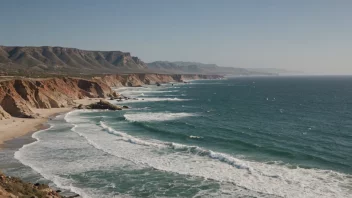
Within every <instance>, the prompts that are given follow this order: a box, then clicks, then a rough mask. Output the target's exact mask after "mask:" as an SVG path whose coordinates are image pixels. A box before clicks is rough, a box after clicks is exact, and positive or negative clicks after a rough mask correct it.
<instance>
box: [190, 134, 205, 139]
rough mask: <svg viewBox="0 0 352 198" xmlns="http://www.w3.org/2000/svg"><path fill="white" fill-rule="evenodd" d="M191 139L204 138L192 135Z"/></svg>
mask: <svg viewBox="0 0 352 198" xmlns="http://www.w3.org/2000/svg"><path fill="white" fill-rule="evenodd" d="M189 138H192V139H202V138H203V137H201V136H195V135H190V136H189Z"/></svg>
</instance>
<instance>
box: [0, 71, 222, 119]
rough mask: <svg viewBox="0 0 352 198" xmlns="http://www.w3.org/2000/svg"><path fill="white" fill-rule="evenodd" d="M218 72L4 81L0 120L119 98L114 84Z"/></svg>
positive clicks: (0, 87)
mask: <svg viewBox="0 0 352 198" xmlns="http://www.w3.org/2000/svg"><path fill="white" fill-rule="evenodd" d="M220 77H221V76H217V75H211V76H210V75H168V74H128V75H104V76H99V77H93V78H92V79H80V78H48V79H16V80H8V81H2V82H0V105H1V106H2V108H0V119H6V118H9V115H11V116H14V117H22V118H33V117H36V115H35V114H34V113H33V111H32V108H44V109H48V108H61V107H68V106H72V105H73V104H74V102H73V100H76V99H82V98H86V97H88V98H104V97H117V96H118V94H117V93H115V92H114V91H112V89H111V88H110V87H121V86H128V87H137V86H142V85H145V84H148V85H149V84H156V83H168V82H183V81H187V80H193V79H217V78H220Z"/></svg>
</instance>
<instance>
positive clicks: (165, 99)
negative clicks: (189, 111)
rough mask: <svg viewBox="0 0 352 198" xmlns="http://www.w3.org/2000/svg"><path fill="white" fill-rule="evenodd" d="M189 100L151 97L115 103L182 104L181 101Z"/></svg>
mask: <svg viewBox="0 0 352 198" xmlns="http://www.w3.org/2000/svg"><path fill="white" fill-rule="evenodd" d="M189 100H190V99H181V98H176V97H175V98H153V97H150V98H149V97H148V98H147V97H142V98H137V99H130V100H122V101H119V102H117V104H119V103H136V102H161V101H169V102H182V101H189Z"/></svg>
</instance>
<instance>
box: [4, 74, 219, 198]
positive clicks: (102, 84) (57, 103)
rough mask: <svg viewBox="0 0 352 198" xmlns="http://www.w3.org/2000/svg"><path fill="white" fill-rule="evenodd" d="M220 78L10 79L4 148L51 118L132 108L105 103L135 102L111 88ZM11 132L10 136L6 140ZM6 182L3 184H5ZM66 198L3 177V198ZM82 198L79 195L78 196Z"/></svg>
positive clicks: (6, 92)
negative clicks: (80, 110)
mask: <svg viewBox="0 0 352 198" xmlns="http://www.w3.org/2000/svg"><path fill="white" fill-rule="evenodd" d="M214 78H221V77H220V76H202V75H191V76H183V75H158V74H150V75H148V74H131V75H122V76H120V75H103V76H98V77H92V78H90V79H81V78H67V77H64V78H48V79H32V78H23V79H10V80H6V81H0V124H1V125H3V127H0V144H2V143H3V142H4V141H7V140H10V139H12V138H15V137H19V136H23V135H25V134H26V133H29V132H33V131H35V129H38V126H41V125H42V124H44V123H45V122H47V120H48V119H49V117H50V116H53V115H55V114H58V113H64V112H68V111H71V110H73V109H108V110H123V109H127V108H129V107H128V106H122V105H121V106H120V105H114V104H111V103H110V102H108V101H106V100H105V99H111V100H116V101H121V100H134V99H133V98H127V97H125V96H123V95H121V94H119V93H116V92H115V91H113V90H112V89H111V88H110V87H123V86H134V87H139V86H143V85H146V84H148V85H150V84H155V85H156V86H157V84H160V83H169V82H184V81H186V80H187V81H188V80H192V79H214ZM16 130H17V131H21V132H20V133H18V134H16ZM8 132H10V133H11V134H9V136H6V135H5V136H2V134H3V133H8ZM1 182H2V183H1ZM2 196H5V197H52V198H58V197H63V196H61V195H60V191H55V190H53V189H51V188H49V187H48V186H47V185H42V184H31V183H26V182H23V181H22V180H21V179H18V178H13V177H7V176H5V175H4V174H1V181H0V197H2ZM77 196H79V195H77ZM71 197H72V196H71ZM73 197H75V196H73Z"/></svg>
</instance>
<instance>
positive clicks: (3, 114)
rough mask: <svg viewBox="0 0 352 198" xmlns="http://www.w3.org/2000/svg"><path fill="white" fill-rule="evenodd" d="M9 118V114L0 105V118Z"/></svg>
mask: <svg viewBox="0 0 352 198" xmlns="http://www.w3.org/2000/svg"><path fill="white" fill-rule="evenodd" d="M9 118H11V115H10V114H8V113H7V112H6V111H5V110H4V109H3V108H2V107H1V106H0V120H5V119H9Z"/></svg>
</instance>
